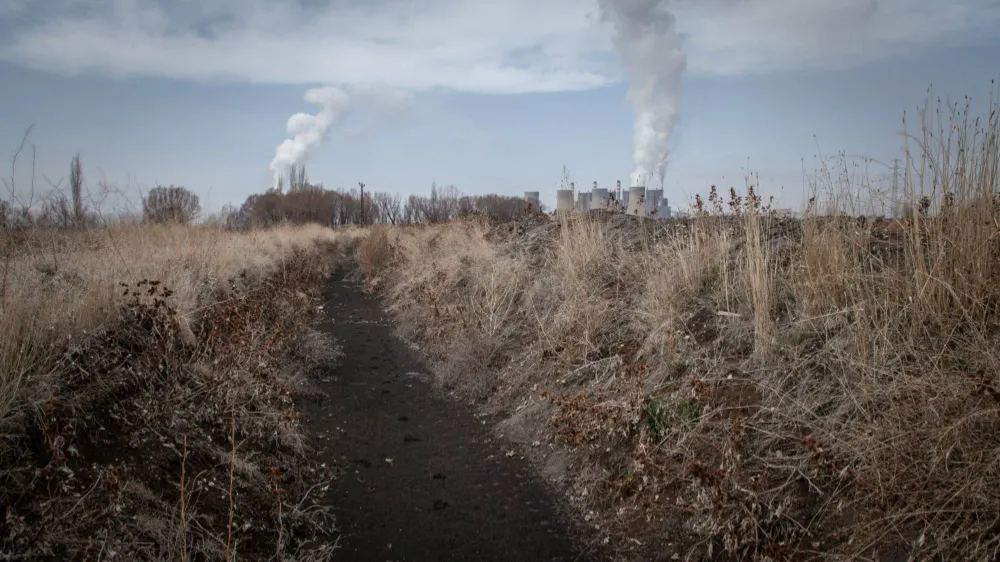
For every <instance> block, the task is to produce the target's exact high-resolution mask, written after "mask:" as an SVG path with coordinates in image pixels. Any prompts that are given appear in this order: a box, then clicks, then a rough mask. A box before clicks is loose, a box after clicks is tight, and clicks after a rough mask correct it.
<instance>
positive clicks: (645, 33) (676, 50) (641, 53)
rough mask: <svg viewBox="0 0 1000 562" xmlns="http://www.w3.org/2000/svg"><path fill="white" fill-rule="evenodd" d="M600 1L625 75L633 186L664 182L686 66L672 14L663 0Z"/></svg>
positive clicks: (603, 15) (665, 0)
mask: <svg viewBox="0 0 1000 562" xmlns="http://www.w3.org/2000/svg"><path fill="white" fill-rule="evenodd" d="M598 3H599V5H600V8H601V13H602V17H603V18H604V19H606V20H608V21H610V22H612V23H613V24H614V45H615V48H616V49H617V50H618V53H619V55H620V56H621V58H622V62H623V63H624V66H625V72H626V74H627V76H628V80H629V87H628V94H627V95H626V99H627V101H628V103H629V105H631V106H632V111H633V113H634V114H635V123H634V126H633V133H632V159H633V161H634V165H635V168H634V169H633V172H632V185H645V183H646V182H647V181H650V180H652V179H653V178H657V179H659V180H660V183H662V182H663V177H664V175H665V173H666V159H667V152H668V150H669V143H670V135H671V133H672V132H673V130H674V126H675V125H676V124H677V120H678V118H679V116H680V115H679V112H680V97H681V77H682V75H683V74H684V69H685V67H686V66H687V58H686V56H685V55H684V51H683V50H682V49H681V40H680V36H679V35H678V33H677V29H676V27H675V25H674V16H673V14H671V13H670V12H669V11H668V10H667V8H666V4H667V0H598ZM640 182H642V183H640Z"/></svg>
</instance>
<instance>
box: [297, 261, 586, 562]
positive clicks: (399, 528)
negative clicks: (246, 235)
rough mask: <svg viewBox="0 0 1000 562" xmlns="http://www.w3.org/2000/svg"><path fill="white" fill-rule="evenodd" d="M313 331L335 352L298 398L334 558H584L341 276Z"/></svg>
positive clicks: (501, 449) (514, 466)
mask: <svg viewBox="0 0 1000 562" xmlns="http://www.w3.org/2000/svg"><path fill="white" fill-rule="evenodd" d="M343 277H344V274H343V272H339V273H337V274H335V275H334V277H333V278H332V279H331V281H330V283H329V285H328V286H327V290H326V302H327V304H326V318H325V321H324V323H323V325H322V329H323V330H324V331H326V332H327V333H329V334H331V335H332V336H333V337H335V338H336V339H337V341H338V343H339V344H340V345H342V346H343V351H344V356H343V357H342V358H341V359H340V360H339V363H338V364H337V365H336V366H335V367H334V368H332V369H331V370H330V372H329V373H327V374H326V376H325V377H324V378H323V380H322V382H320V390H321V391H322V392H323V393H325V394H326V397H325V398H324V399H322V400H319V401H315V402H310V403H309V404H306V405H305V411H306V414H307V416H308V418H309V420H310V421H309V423H310V424H312V426H313V429H314V431H315V432H316V433H317V434H318V437H317V439H316V441H317V447H318V448H319V449H320V451H321V452H320V454H321V455H326V456H327V457H328V458H329V461H328V462H331V463H337V464H338V465H339V466H341V467H342V468H344V469H345V471H344V472H343V473H342V474H341V476H340V477H339V478H338V480H337V481H336V482H335V483H334V484H333V486H332V487H331V489H330V493H329V496H328V498H329V501H330V503H331V505H333V506H334V509H335V510H336V514H337V520H338V524H339V526H340V527H341V529H342V530H343V531H344V536H343V538H342V540H341V547H342V550H341V551H340V552H339V556H337V558H338V559H340V560H373V561H375V560H377V561H379V562H385V561H387V560H394V561H423V560H456V561H457V560H461V561H482V560H505V561H506V560H525V561H531V560H565V561H576V560H580V561H583V560H596V559H597V557H596V554H595V552H594V549H593V548H590V547H589V546H588V545H587V544H586V541H583V540H580V539H579V537H580V536H581V535H580V533H578V532H577V529H576V528H575V527H574V526H573V525H572V524H570V523H568V522H567V519H566V518H565V517H563V516H562V514H561V513H560V511H559V508H558V507H557V502H556V501H555V499H554V498H555V495H554V492H552V491H551V490H550V489H549V488H548V486H547V485H546V484H545V483H544V482H543V481H541V479H540V478H539V477H538V476H537V475H536V474H535V473H534V472H533V470H532V468H531V466H530V465H529V464H528V462H527V461H525V460H521V459H520V457H519V456H517V455H515V456H510V457H508V456H507V454H506V453H505V448H506V449H508V450H509V447H505V444H504V443H501V442H498V440H496V439H495V438H494V436H493V434H492V433H491V431H490V428H489V427H487V425H484V424H483V422H482V421H479V420H477V419H476V418H475V417H474V416H473V413H472V412H471V410H470V409H469V408H467V407H465V406H464V405H462V404H459V403H458V402H456V401H454V400H451V399H449V398H448V397H447V396H445V395H443V394H442V393H441V392H439V391H438V390H437V389H436V388H435V387H434V386H433V384H432V382H431V380H430V376H429V371H428V369H427V368H426V367H425V366H424V365H423V364H422V362H421V359H420V358H419V356H418V355H417V354H416V353H415V352H414V351H412V350H411V349H410V348H409V347H408V346H407V345H406V344H405V343H404V342H402V341H401V340H400V339H398V338H397V337H396V336H395V334H394V332H393V330H392V327H391V326H390V324H389V322H388V318H387V317H386V316H385V314H384V313H383V312H382V309H381V306H380V303H379V301H378V299H377V298H375V297H372V296H369V295H365V294H364V293H363V292H362V291H361V290H360V288H359V287H358V286H356V285H355V284H353V283H351V282H349V281H345V280H343Z"/></svg>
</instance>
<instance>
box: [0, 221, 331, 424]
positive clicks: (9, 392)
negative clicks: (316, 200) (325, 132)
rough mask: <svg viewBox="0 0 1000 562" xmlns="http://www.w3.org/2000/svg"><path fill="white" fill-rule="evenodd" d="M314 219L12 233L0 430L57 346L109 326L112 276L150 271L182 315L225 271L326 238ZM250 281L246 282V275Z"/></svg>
mask: <svg viewBox="0 0 1000 562" xmlns="http://www.w3.org/2000/svg"><path fill="white" fill-rule="evenodd" d="M335 236H336V234H335V233H334V231H332V230H330V229H326V228H322V227H319V226H303V227H285V228H276V229H272V230H266V231H249V232H229V231H223V230H219V229H214V228H209V227H188V226H131V227H121V228H112V229H93V230H67V231H58V230H40V231H37V232H31V233H29V234H28V235H27V236H20V237H18V236H15V235H13V234H12V235H11V236H9V237H7V238H6V239H5V240H4V241H3V242H2V244H3V247H2V248H0V249H2V250H3V251H2V253H3V254H4V255H6V256H8V257H7V260H6V262H5V264H4V275H3V281H2V291H0V292H2V303H0V307H2V312H0V430H2V431H4V432H6V431H10V430H11V428H12V424H14V423H15V421H16V419H17V418H18V417H19V416H21V415H23V414H25V413H29V412H31V411H32V410H33V408H34V407H35V406H36V405H38V404H39V403H40V401H41V400H44V399H46V398H48V397H49V396H51V395H52V394H53V393H54V392H55V391H56V389H58V387H59V384H60V376H59V375H60V373H59V372H58V369H57V361H56V360H57V358H58V357H57V355H58V354H60V353H62V352H63V350H64V349H65V348H66V346H67V345H69V346H72V345H73V344H74V343H81V342H82V341H83V340H85V339H86V338H87V337H88V336H90V335H92V334H94V333H95V332H98V331H101V330H102V329H105V328H108V327H111V326H114V324H115V322H116V321H117V320H118V318H119V313H120V309H121V308H120V307H121V306H122V304H123V303H124V301H125V298H124V297H123V295H122V287H121V285H120V284H121V283H126V284H129V285H133V286H134V284H135V283H136V282H138V281H141V280H151V281H159V282H161V283H162V284H163V285H164V286H166V287H168V288H169V289H170V290H171V291H172V292H173V294H172V296H171V300H172V302H173V303H175V304H176V307H177V309H178V311H179V313H180V314H181V315H182V317H187V318H188V319H190V320H194V319H195V318H196V317H197V315H198V313H199V310H200V309H201V308H202V307H205V306H211V305H212V304H213V303H215V302H218V301H220V300H224V299H225V298H226V294H225V291H226V287H227V286H226V284H225V283H224V282H225V281H226V280H227V279H229V278H232V277H237V276H239V275H244V276H246V277H247V278H248V280H249V281H253V280H260V279H263V278H265V277H267V276H269V275H271V274H274V273H276V272H280V271H282V268H283V264H284V263H285V261H286V260H287V259H289V258H290V257H291V255H292V253H293V252H295V251H296V250H297V249H298V250H304V249H308V248H311V247H313V246H314V245H315V244H317V243H319V242H321V241H332V240H333V239H334V238H335ZM249 284H251V283H248V285H249Z"/></svg>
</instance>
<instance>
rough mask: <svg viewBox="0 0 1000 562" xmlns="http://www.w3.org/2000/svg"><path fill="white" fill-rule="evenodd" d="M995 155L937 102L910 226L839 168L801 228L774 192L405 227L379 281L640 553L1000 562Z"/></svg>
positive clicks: (465, 379)
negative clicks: (645, 211) (867, 209)
mask: <svg viewBox="0 0 1000 562" xmlns="http://www.w3.org/2000/svg"><path fill="white" fill-rule="evenodd" d="M998 139H1000V114H998V112H997V110H996V109H995V107H994V108H991V112H990V113H989V114H988V115H987V116H986V117H985V118H984V119H983V120H975V119H973V118H972V117H971V116H969V115H968V113H967V109H966V110H965V112H963V108H961V107H957V106H947V105H945V106H941V107H937V108H931V110H929V111H927V112H924V113H923V114H922V115H921V121H920V132H919V134H917V135H915V136H913V137H911V138H910V152H909V153H908V155H907V162H906V166H907V168H908V169H909V173H907V174H906V182H905V184H906V185H905V187H906V191H907V193H908V196H907V198H908V200H909V201H910V202H911V205H910V207H909V208H911V209H919V212H917V213H913V212H908V213H906V214H905V215H904V218H902V219H899V220H894V219H884V218H877V217H862V216H858V215H853V216H852V215H849V214H845V213H846V212H848V211H850V210H851V209H858V208H860V207H859V201H861V200H862V199H863V195H864V194H863V190H864V186H863V185H860V184H857V183H854V182H853V181H852V180H851V178H850V174H846V173H838V172H837V171H830V170H826V172H827V173H826V176H825V178H824V179H823V181H821V182H820V183H818V184H817V185H816V186H815V187H816V193H815V194H814V199H813V200H812V201H811V203H810V209H811V211H810V212H808V213H807V214H806V216H805V217H803V218H802V219H794V220H793V219H787V218H782V217H779V216H777V215H775V214H774V213H771V212H770V209H769V203H767V204H765V202H764V201H763V200H762V199H761V197H760V196H759V195H758V194H759V193H760V186H758V185H752V186H747V189H746V190H745V191H744V192H742V193H738V192H737V191H735V190H732V191H731V192H730V194H729V201H728V202H726V201H723V200H722V198H720V197H719V195H718V194H717V192H716V191H715V190H714V189H713V190H712V193H710V194H709V195H708V198H707V202H706V201H705V200H702V199H701V198H698V200H697V202H696V209H695V210H696V213H695V217H694V218H693V219H691V220H683V221H668V222H663V223H661V222H657V221H648V220H647V221H644V220H639V219H636V218H635V217H628V216H624V215H621V214H610V213H593V214H591V215H589V216H575V217H567V218H562V219H560V220H558V221H556V220H553V219H550V218H548V217H544V216H538V215H529V216H524V217H521V218H520V219H518V221H516V222H513V223H507V224H501V225H499V226H493V225H491V224H489V223H488V222H486V221H483V220H481V219H477V218H471V219H467V220H463V221H457V222H450V223H446V224H440V225H435V226H431V227H422V228H406V227H404V228H401V229H394V230H392V231H391V232H390V233H389V238H390V244H391V245H393V246H394V247H396V248H398V249H399V256H398V258H397V259H396V260H394V261H393V262H392V263H393V266H392V267H391V269H390V271H391V273H390V274H389V276H388V277H385V275H386V274H385V273H380V275H382V276H383V277H384V278H385V279H386V282H385V286H386V291H387V293H388V295H389V296H390V298H391V302H392V303H393V304H392V306H393V309H394V311H395V312H396V314H397V317H398V319H399V320H400V322H401V329H402V330H403V331H404V333H405V335H407V336H408V337H410V338H412V339H414V340H417V341H418V342H419V343H420V345H421V347H422V349H424V350H425V351H426V352H427V353H428V354H429V355H430V357H431V358H432V359H433V360H434V361H435V362H436V364H437V365H438V373H439V375H440V377H441V379H442V381H443V382H444V383H445V384H446V385H448V386H449V387H451V388H453V389H455V390H457V391H459V392H460V393H463V394H465V395H466V396H468V397H470V398H472V399H474V400H477V401H479V402H480V403H481V404H482V405H483V407H484V408H485V409H487V410H488V411H490V412H493V413H498V414H503V415H504V417H506V418H507V421H506V422H504V424H503V427H505V428H508V429H509V428H511V427H515V426H517V424H522V425H523V424H528V427H522V428H520V429H518V430H517V431H514V430H511V431H510V432H509V434H510V435H512V436H513V437H515V438H517V436H519V435H521V436H530V437H525V438H524V439H525V441H524V445H525V446H526V448H527V449H528V450H533V451H542V450H544V451H545V452H544V453H538V454H539V455H540V458H539V460H540V462H545V463H546V464H545V466H547V467H552V466H572V468H571V469H569V470H566V471H565V472H563V473H560V474H558V475H557V479H561V480H563V481H564V482H566V483H567V493H568V495H569V496H570V497H571V498H572V499H573V500H574V502H575V503H577V504H578V505H579V506H580V507H581V508H582V510H583V511H584V512H589V511H593V512H595V513H598V514H600V516H599V517H598V518H597V519H596V520H595V521H596V524H597V526H598V528H599V529H600V531H601V532H603V533H606V534H607V535H609V536H611V537H613V538H615V539H616V542H617V543H618V544H619V548H620V549H621V552H623V553H624V555H625V556H626V557H630V558H636V559H652V558H654V557H655V558H657V559H660V558H665V559H670V558H671V556H673V555H675V554H676V555H677V556H678V557H680V558H681V559H685V558H684V557H686V556H691V557H693V558H695V559H697V558H714V559H726V560H729V559H758V560H799V559H921V560H928V559H938V560H990V559H994V558H996V557H997V556H998V555H1000V531H998V528H997V524H996V514H997V513H1000V500H998V498H1000V496H998V495H997V494H996V492H995V490H996V487H997V485H998V484H1000V465H998V464H997V462H996V460H997V459H998V458H1000V441H997V439H996V436H997V435H1000V417H998V413H1000V388H998V387H997V381H998V380H1000V378H998V377H1000V355H998V354H997V352H996V351H995V350H997V349H1000V341H998V334H1000V321H998V316H997V307H998V305H1000V285H997V282H996V280H997V279H1000V234H998V233H1000V205H998V203H1000V199H998V187H1000V186H998V169H1000V141H998ZM818 208H823V209H832V210H833V213H832V214H829V215H824V216H820V215H818V214H817V213H816V209H818ZM377 236H378V237H379V242H378V244H379V245H380V246H381V245H382V244H383V243H384V242H383V241H382V237H383V236H384V233H379V234H378V235H377ZM501 272H502V273H501ZM525 420H529V421H525ZM530 420H535V421H530ZM545 420H548V423H545ZM536 439H538V440H540V442H541V443H544V444H546V445H547V447H542V448H541V449H539V448H537V445H538V443H533V441H534V440H536ZM531 445H535V446H536V447H531ZM559 458H562V459H565V460H566V462H557V461H556V460H554V459H559ZM546 470H549V469H546ZM687 559H691V558H687Z"/></svg>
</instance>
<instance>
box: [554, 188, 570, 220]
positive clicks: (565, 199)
mask: <svg viewBox="0 0 1000 562" xmlns="http://www.w3.org/2000/svg"><path fill="white" fill-rule="evenodd" d="M573 206H574V203H573V190H572V189H560V190H558V191H556V212H557V213H559V214H567V213H571V212H573Z"/></svg>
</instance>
